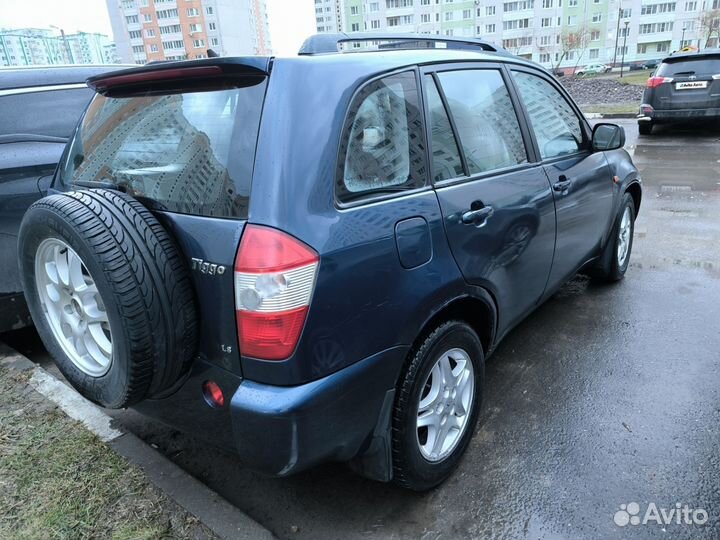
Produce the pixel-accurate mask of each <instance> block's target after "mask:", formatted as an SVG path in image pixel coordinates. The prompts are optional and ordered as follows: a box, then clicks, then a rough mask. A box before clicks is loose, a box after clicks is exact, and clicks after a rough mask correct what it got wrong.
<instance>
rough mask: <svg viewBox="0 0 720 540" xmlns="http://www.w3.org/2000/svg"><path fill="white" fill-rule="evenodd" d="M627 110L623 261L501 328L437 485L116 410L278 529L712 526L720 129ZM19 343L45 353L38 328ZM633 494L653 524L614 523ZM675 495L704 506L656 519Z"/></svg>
mask: <svg viewBox="0 0 720 540" xmlns="http://www.w3.org/2000/svg"><path fill="white" fill-rule="evenodd" d="M621 122H622V123H623V125H625V127H626V130H627V133H628V145H627V146H628V149H629V150H630V151H631V152H634V158H635V162H636V164H637V165H638V167H639V169H640V170H641V172H642V177H643V180H644V184H645V187H644V189H645V192H644V200H643V206H642V209H641V212H640V216H639V218H638V221H637V227H636V235H635V245H634V250H633V255H632V264H631V268H630V269H629V271H628V275H627V277H626V279H625V280H624V281H623V282H621V283H619V284H617V285H613V286H597V285H593V284H590V283H588V281H587V280H586V279H583V278H578V279H576V280H574V281H573V282H571V283H570V284H568V285H567V286H565V287H564V288H563V289H562V290H561V291H560V292H559V293H558V294H557V295H555V296H554V297H553V298H552V299H551V300H549V301H548V302H547V303H545V304H544V305H543V306H542V307H541V308H540V309H538V310H537V311H536V312H535V313H534V314H532V315H531V316H530V317H529V318H528V319H527V320H526V321H525V322H524V323H522V324H521V325H520V326H519V327H518V328H517V329H515V330H514V331H513V332H512V333H511V334H510V335H509V336H508V337H507V339H506V340H505V341H504V342H503V344H502V345H501V346H500V347H499V349H498V351H497V353H496V354H495V355H494V356H493V357H492V358H491V359H489V360H488V364H487V387H486V396H485V403H484V407H483V412H482V414H481V418H480V423H479V426H478V430H477V432H476V434H475V437H474V439H473V441H472V443H471V445H470V447H469V450H468V452H467V454H466V456H465V458H464V460H463V461H462V463H461V466H460V468H459V470H458V471H457V473H456V474H455V475H454V476H453V477H452V478H451V479H450V480H449V481H448V482H447V483H446V484H444V485H443V486H441V487H440V488H438V489H436V490H434V491H433V492H431V493H428V494H424V495H418V494H413V493H408V492H405V491H403V490H400V489H397V488H395V487H393V486H391V485H384V484H379V483H374V482H371V481H367V480H364V479H362V478H359V477H357V476H355V475H353V474H352V473H351V472H349V471H348V470H346V469H345V468H344V467H343V466H341V465H330V466H324V467H320V468H317V469H315V470H312V471H309V472H307V473H304V474H301V475H298V476H295V477H292V478H288V479H268V478H264V477H262V476H260V475H258V474H255V473H252V472H250V471H247V470H245V469H243V468H242V466H241V464H240V463H239V461H238V460H237V459H236V458H235V457H234V456H233V455H232V454H230V453H226V452H222V451H218V450H215V449H212V448H210V447H207V446H205V444H204V443H202V442H200V441H201V440H202V433H198V435H199V437H200V440H196V439H194V438H192V437H189V436H187V435H183V434H180V433H177V432H175V431H173V430H171V429H169V428H166V427H164V426H162V425H160V424H158V423H155V422H154V421H151V420H148V419H146V418H144V417H142V416H140V415H139V414H137V413H135V412H133V411H121V412H115V413H113V414H114V416H115V418H116V419H117V420H118V421H119V422H120V423H122V424H124V425H125V426H126V427H127V428H129V429H130V430H132V431H134V432H135V433H136V434H138V435H139V436H140V437H142V438H143V439H145V440H146V441H148V442H150V443H151V444H153V445H155V446H156V447H157V448H158V449H159V450H160V451H162V452H164V453H165V454H167V455H168V456H169V457H170V458H171V459H172V460H173V461H175V462H176V463H178V464H179V465H180V466H181V467H183V468H185V469H186V470H188V471H189V472H190V473H192V474H193V475H194V476H196V477H197V478H199V479H201V480H202V481H203V482H206V483H207V484H208V485H209V486H210V487H211V488H212V489H214V490H216V491H218V492H219V493H220V494H222V495H223V496H224V497H225V498H227V499H228V500H229V501H230V502H232V503H234V504H235V505H237V506H238V507H239V508H240V509H242V510H243V511H245V512H247V513H248V514H250V515H251V516H252V517H253V518H255V519H256V520H257V521H259V522H260V523H262V524H263V525H265V526H267V527H268V528H269V529H270V530H271V531H273V532H274V533H275V534H276V535H277V536H278V537H280V538H291V539H312V540H316V539H325V538H338V539H354V538H423V539H439V538H445V539H450V538H453V539H454V538H498V539H514V538H528V539H540V538H542V539H547V540H551V539H553V540H554V539H564V538H567V539H597V538H619V539H625V538H628V539H640V538H673V539H675V538H700V539H711V538H719V537H720V457H719V453H718V444H719V442H720V353H719V352H718V351H720V326H719V325H718V321H720V301H719V300H720V128H716V129H715V130H714V131H713V130H711V129H705V128H703V129H700V128H697V127H695V128H687V129H685V130H672V131H671V130H664V129H659V130H657V132H656V133H655V134H654V135H653V136H652V137H640V138H638V136H637V128H636V127H635V124H634V122H632V121H621ZM9 341H11V342H12V343H11V344H13V345H15V346H16V347H21V348H23V349H24V350H25V352H26V353H28V354H29V355H30V356H31V357H33V358H35V359H37V360H40V361H42V362H43V363H47V358H46V356H45V355H44V352H43V351H42V350H41V349H40V346H39V345H38V343H37V341H36V340H35V341H33V334H32V333H31V332H28V331H25V332H21V333H17V334H16V335H15V336H9ZM631 503H637V505H638V508H639V513H638V514H637V515H638V517H639V518H640V519H641V520H642V518H643V517H644V516H645V514H646V511H647V510H648V508H649V507H650V509H651V513H650V517H651V519H650V521H649V522H647V523H646V524H642V523H641V524H638V525H634V524H628V525H624V526H620V525H617V524H616V522H615V519H614V518H617V520H618V522H619V523H623V524H624V523H627V521H628V520H629V519H631V517H633V516H631V515H630V514H627V513H625V512H623V511H621V506H620V505H629V506H625V507H622V510H625V509H627V510H630V511H632V512H634V511H635V510H638V508H636V506H635V505H633V504H631ZM651 504H654V505H655V507H656V508H657V513H653V512H652V506H651ZM677 504H679V505H680V511H681V512H682V510H683V509H684V505H687V506H688V507H689V508H691V509H694V510H704V511H705V512H706V514H707V521H706V522H705V523H704V524H702V525H700V524H686V523H683V522H682V521H683V518H681V519H680V521H681V523H679V524H678V523H677V522H676V518H675V514H674V515H673V516H672V517H671V520H672V522H671V523H670V524H659V523H658V520H662V519H663V516H662V513H661V511H664V512H665V515H667V514H668V512H670V511H671V510H676V511H677ZM681 515H682V514H681ZM653 516H657V519H652V518H653ZM689 516H690V517H692V513H690V514H689ZM695 516H696V518H697V519H698V521H702V520H703V513H702V512H696V513H695ZM683 517H684V516H683ZM633 521H634V520H633Z"/></svg>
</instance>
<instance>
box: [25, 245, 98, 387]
mask: <svg viewBox="0 0 720 540" xmlns="http://www.w3.org/2000/svg"><path fill="white" fill-rule="evenodd" d="M35 282H36V285H37V290H38V296H39V298H40V304H41V306H42V309H43V311H44V313H45V320H46V321H47V323H48V326H49V327H50V330H51V331H52V333H53V336H54V337H55V340H56V341H57V342H58V343H59V344H60V347H62V349H63V351H64V352H65V354H66V355H67V356H68V358H70V360H71V361H72V363H73V364H74V365H75V366H76V367H77V368H78V369H79V370H80V371H82V372H83V373H86V374H87V375H90V376H91V377H102V376H103V375H105V374H106V373H107V372H108V370H109V369H110V365H111V364H112V336H111V334H110V324H109V321H108V316H107V312H106V310H105V304H104V303H103V301H102V298H100V293H99V292H98V289H97V286H96V285H95V280H93V278H92V276H91V275H90V272H88V269H87V266H85V263H84V262H83V260H82V259H81V258H80V256H79V255H78V254H77V253H76V252H75V251H74V250H73V249H72V248H71V247H70V246H68V245H67V244H66V243H65V242H63V241H62V240H60V239H57V238H47V239H45V240H43V241H42V242H41V243H40V245H39V246H38V249H37V252H36V253H35Z"/></svg>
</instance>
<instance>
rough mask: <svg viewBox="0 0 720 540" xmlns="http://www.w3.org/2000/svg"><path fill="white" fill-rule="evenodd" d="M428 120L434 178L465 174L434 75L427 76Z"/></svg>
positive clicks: (439, 178)
mask: <svg viewBox="0 0 720 540" xmlns="http://www.w3.org/2000/svg"><path fill="white" fill-rule="evenodd" d="M425 87H426V88H427V102H428V122H429V123H430V134H431V141H430V142H431V143H432V144H431V146H432V166H433V178H434V179H435V181H436V182H439V181H440V180H449V179H450V178H457V177H459V176H464V175H465V172H464V170H463V164H462V159H460V150H459V148H458V145H457V141H456V140H455V134H454V133H453V129H452V125H451V124H450V119H449V118H448V115H447V111H446V110H445V105H443V102H442V98H441V97H440V93H439V92H438V89H437V86H436V85H435V81H434V80H433V78H432V76H430V75H426V76H425Z"/></svg>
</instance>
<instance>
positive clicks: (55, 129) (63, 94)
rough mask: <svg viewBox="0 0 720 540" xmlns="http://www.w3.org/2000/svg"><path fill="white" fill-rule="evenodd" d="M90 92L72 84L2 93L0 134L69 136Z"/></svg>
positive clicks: (91, 94)
mask: <svg viewBox="0 0 720 540" xmlns="http://www.w3.org/2000/svg"><path fill="white" fill-rule="evenodd" d="M94 94H95V92H93V91H92V90H91V89H90V88H73V89H69V90H49V91H47V92H28V93H27V94H15V95H10V96H4V97H2V98H0V109H2V119H3V120H2V122H0V135H12V134H17V133H25V134H27V133H29V134H32V135H47V136H50V137H69V136H70V135H72V132H73V130H74V129H75V126H76V125H77V123H78V120H80V116H81V115H82V113H83V111H84V110H85V107H87V105H88V103H89V102H90V99H91V98H92V97H93V95H94ZM27 111H32V112H33V113H32V114H27Z"/></svg>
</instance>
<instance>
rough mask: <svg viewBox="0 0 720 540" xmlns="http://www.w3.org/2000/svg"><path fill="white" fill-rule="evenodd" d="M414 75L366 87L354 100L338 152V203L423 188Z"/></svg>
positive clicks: (422, 159)
mask: <svg viewBox="0 0 720 540" xmlns="http://www.w3.org/2000/svg"><path fill="white" fill-rule="evenodd" d="M419 104H420V100H419V98H418V88H417V81H416V79H415V73H414V72H407V73H400V74H397V75H391V76H389V77H386V78H384V79H380V80H377V81H373V82H372V83H370V84H368V85H367V86H365V87H364V88H363V89H362V90H361V91H360V92H359V94H358V95H357V96H356V97H355V99H354V100H353V103H352V104H351V106H350V112H349V115H348V119H349V122H348V123H347V125H346V126H345V129H344V132H343V138H342V141H341V146H340V155H341V156H342V157H341V160H340V166H341V168H342V169H341V171H340V173H339V175H338V181H337V184H338V185H337V192H338V197H339V198H340V200H342V201H352V200H355V199H357V198H360V197H363V196H366V195H368V194H373V193H389V192H396V191H403V190H410V189H415V188H418V187H422V186H424V185H425V176H426V166H425V144H424V142H423V125H422V113H421V111H420V105H419Z"/></svg>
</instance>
